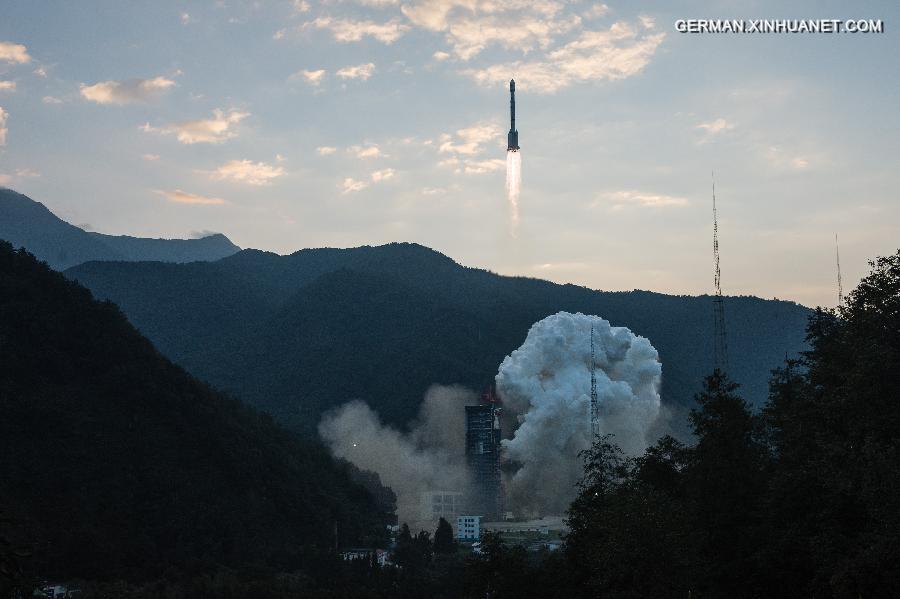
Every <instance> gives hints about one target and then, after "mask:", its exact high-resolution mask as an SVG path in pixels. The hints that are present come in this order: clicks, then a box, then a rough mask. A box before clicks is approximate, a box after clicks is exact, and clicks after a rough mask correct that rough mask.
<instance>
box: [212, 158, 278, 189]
mask: <svg viewBox="0 0 900 599" xmlns="http://www.w3.org/2000/svg"><path fill="white" fill-rule="evenodd" d="M282 175H284V169H283V168H281V167H280V166H272V165H271V164H266V163H265V162H251V161H250V160H230V161H228V162H226V163H225V164H223V165H222V166H220V167H219V168H217V169H216V170H215V171H213V173H212V178H213V179H219V180H222V179H228V180H230V181H237V182H239V183H247V184H249V185H270V184H271V183H272V180H273V179H277V178H278V177H281V176H282Z"/></svg>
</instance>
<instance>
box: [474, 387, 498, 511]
mask: <svg viewBox="0 0 900 599" xmlns="http://www.w3.org/2000/svg"><path fill="white" fill-rule="evenodd" d="M500 413H501V408H500V402H499V400H498V399H497V397H496V396H495V395H494V393H493V392H488V393H485V394H484V395H483V396H482V398H481V403H480V404H478V405H476V406H466V462H467V464H468V466H469V472H471V474H472V490H471V493H470V496H469V498H468V499H469V501H468V505H467V511H468V512H469V513H470V514H479V515H481V516H483V517H484V518H485V519H486V520H498V519H500V516H501V514H503V483H502V480H501V475H500Z"/></svg>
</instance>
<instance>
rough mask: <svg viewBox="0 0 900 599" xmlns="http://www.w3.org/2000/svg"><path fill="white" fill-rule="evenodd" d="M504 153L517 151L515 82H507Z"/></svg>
mask: <svg viewBox="0 0 900 599" xmlns="http://www.w3.org/2000/svg"><path fill="white" fill-rule="evenodd" d="M506 151H507V152H518V151H519V132H518V131H516V80H515V79H510V80H509V133H507V134H506Z"/></svg>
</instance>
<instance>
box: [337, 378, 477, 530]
mask: <svg viewBox="0 0 900 599" xmlns="http://www.w3.org/2000/svg"><path fill="white" fill-rule="evenodd" d="M476 399H477V398H476V396H475V394H474V393H473V392H471V391H469V390H467V389H464V388H462V387H459V386H452V387H444V386H440V385H435V386H433V387H431V388H430V389H429V390H428V392H427V393H426V394H425V399H424V401H423V402H422V405H421V407H420V408H419V415H418V417H417V418H416V420H415V421H414V422H413V423H411V425H410V432H409V433H403V432H400V431H398V430H397V429H395V428H393V427H391V426H388V425H385V424H383V423H382V422H381V419H380V418H379V417H378V414H376V413H375V412H374V411H373V410H372V409H371V408H370V407H369V406H368V405H366V404H365V403H364V402H362V401H358V400H357V401H351V402H349V403H346V404H344V405H343V406H341V407H339V408H337V409H336V410H334V411H332V412H329V413H328V414H326V415H325V416H324V417H323V418H322V421H321V422H320V423H319V434H320V435H321V437H322V439H323V440H324V441H325V443H326V445H328V447H329V448H330V449H331V451H332V453H333V454H334V455H335V456H337V457H339V458H343V459H345V460H347V461H349V462H351V463H353V464H354V465H355V466H357V467H359V468H362V469H364V470H371V471H373V472H377V473H378V475H379V476H380V477H381V481H382V483H383V484H385V485H387V486H389V487H390V488H391V489H392V490H393V491H394V493H396V495H397V515H398V517H399V519H400V521H401V522H407V523H409V525H410V527H411V528H412V529H413V531H416V530H418V529H430V528H432V527H433V523H432V522H431V520H430V518H427V517H425V516H426V514H423V512H422V505H421V499H422V494H423V493H425V492H428V491H456V492H462V493H465V492H467V490H468V487H469V474H468V471H467V468H466V465H465V463H466V462H465V408H464V406H466V405H471V404H473V403H476Z"/></svg>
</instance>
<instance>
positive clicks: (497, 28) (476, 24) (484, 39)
mask: <svg viewBox="0 0 900 599" xmlns="http://www.w3.org/2000/svg"><path fill="white" fill-rule="evenodd" d="M580 24H581V18H580V17H578V16H576V15H571V16H569V17H567V18H565V19H558V20H552V19H551V20H547V19H544V18H542V17H530V18H520V19H518V20H516V21H507V20H506V19H504V18H503V17H502V16H498V17H484V18H469V19H461V20H460V21H458V22H456V23H454V24H453V25H451V26H450V29H449V31H448V33H447V41H448V42H449V43H450V45H451V46H452V47H453V51H454V52H455V53H456V55H457V56H458V57H459V58H461V59H462V60H469V59H470V58H472V57H474V56H476V55H477V54H479V53H481V51H482V50H484V49H485V48H487V47H488V46H489V45H491V44H497V45H500V46H502V47H504V48H506V49H515V50H521V51H523V52H528V51H531V50H534V49H535V48H542V49H546V48H547V47H549V46H550V44H551V42H552V41H553V40H554V39H555V38H556V37H557V36H558V35H560V34H562V33H566V32H569V31H572V30H573V29H575V28H576V27H578V26H579V25H580Z"/></svg>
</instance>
